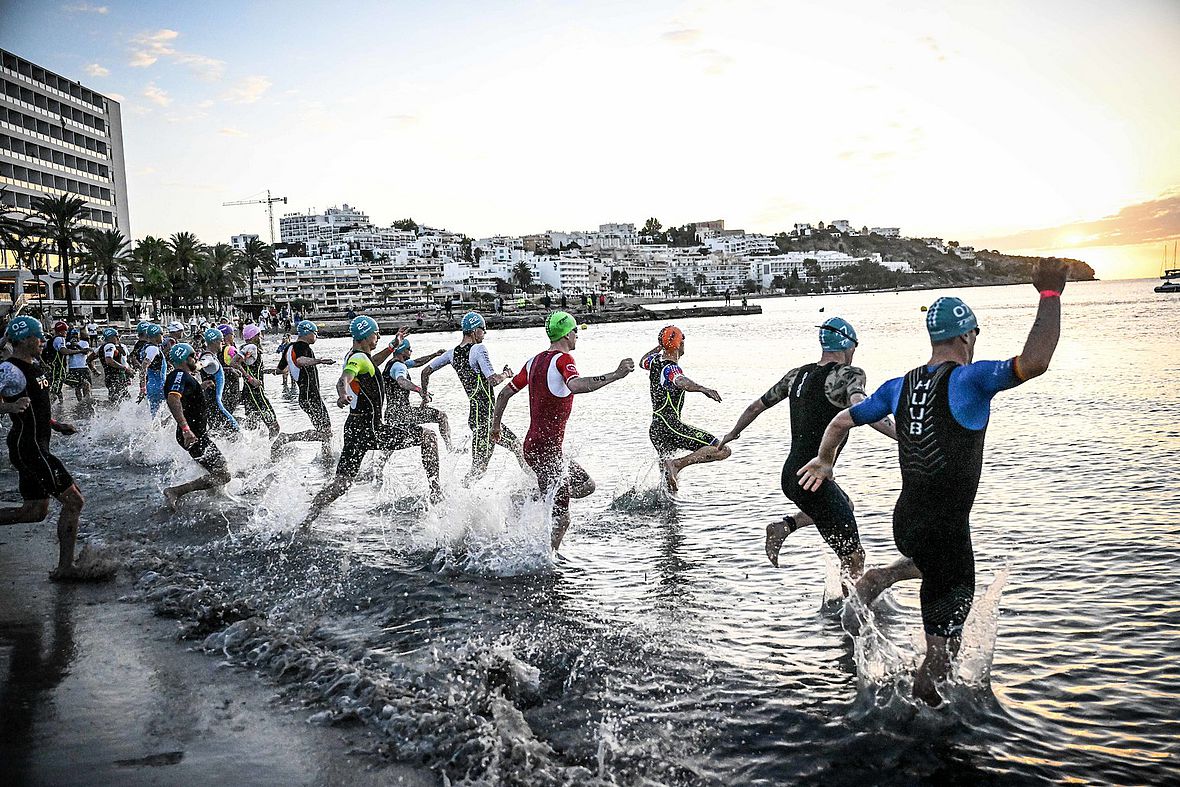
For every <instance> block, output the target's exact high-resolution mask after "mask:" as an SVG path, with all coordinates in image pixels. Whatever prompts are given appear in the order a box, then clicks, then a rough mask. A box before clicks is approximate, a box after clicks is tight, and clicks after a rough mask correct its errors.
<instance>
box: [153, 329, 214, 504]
mask: <svg viewBox="0 0 1180 787" xmlns="http://www.w3.org/2000/svg"><path fill="white" fill-rule="evenodd" d="M168 360H169V361H171V362H172V371H170V372H169V373H168V377H167V378H166V379H165V381H164V387H165V389H166V390H167V392H168V412H170V413H171V414H172V418H173V419H174V420H175V421H176V442H178V443H180V447H181V448H183V449H184V450H185V451H187V452H188V455H189V456H191V457H192V458H193V459H195V460H196V462H197V464H199V465H200V466H201V467H202V468H204V469H205V471H206V473H205V475H203V476H201V477H200V478H197V479H194V480H192V481H189V482H187V483H184V484H180V485H178V486H172V487H168V488H167V489H165V490H164V500H165V502H166V503H167V504H168V507H169V508H176V505H177V503H178V502H179V501H180V498H182V497H183V496H185V495H187V494H189V493H190V492H196V491H197V490H199V489H212V488H213V487H216V486H223V485H224V484H226V483H228V482H229V468H228V466H227V465H226V461H225V456H224V455H223V454H222V453H221V451H220V450H219V449H218V448H217V445H216V444H215V443H214V442H213V437H212V435H211V434H210V432H209V408H208V405H207V403H206V399H205V394H204V390H203V389H207V388H210V387H212V386H213V385H214V382H213V381H212V380H205V381H204V382H200V381H198V380H197V377H196V374H197V352H196V350H194V349H193V346H192V345H191V344H188V343H186V342H181V343H179V344H176V345H173V347H172V349H171V350H169V352H168Z"/></svg>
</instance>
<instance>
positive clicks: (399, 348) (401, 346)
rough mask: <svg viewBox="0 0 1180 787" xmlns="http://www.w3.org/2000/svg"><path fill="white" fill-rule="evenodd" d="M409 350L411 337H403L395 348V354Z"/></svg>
mask: <svg viewBox="0 0 1180 787" xmlns="http://www.w3.org/2000/svg"><path fill="white" fill-rule="evenodd" d="M409 351H410V340H409V339H402V340H401V343H400V344H398V346H397V347H394V348H393V353H394V355H396V354H398V353H408V352H409Z"/></svg>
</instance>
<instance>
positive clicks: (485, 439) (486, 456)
mask: <svg viewBox="0 0 1180 787" xmlns="http://www.w3.org/2000/svg"><path fill="white" fill-rule="evenodd" d="M473 347H475V345H474V344H460V345H459V346H458V347H456V348H455V349H454V350H452V356H451V366H453V367H455V374H457V375H459V382H461V383H462V384H463V390H465V391H466V392H467V398H468V408H467V425H468V426H469V427H471V468H472V470H478V471H479V472H481V473H482V472H483V471H484V470H486V469H487V467H488V462H490V461H491V459H492V450H493V449H494V448H495V444H494V443H493V442H492V411H493V410H494V409H495V404H496V396H495V393H496V392H495V390H494V389H493V388H492V386H490V385H488V381H487V380H486V379H485V378H484V376H483V372H482V371H480V370H479V369H472V368H471V350H472V348H473ZM518 444H519V440H517V437H516V435H515V434H513V433H512V430H511V429H509V428H508V427H507V426H505V425H504V424H502V423H501V424H500V445H503V446H505V447H512V448H513V449H515V446H516V445H518Z"/></svg>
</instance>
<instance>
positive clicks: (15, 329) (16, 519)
mask: <svg viewBox="0 0 1180 787" xmlns="http://www.w3.org/2000/svg"><path fill="white" fill-rule="evenodd" d="M5 336H6V338H7V339H8V341H9V343H10V344H11V345H12V355H11V356H10V357H9V358H8V359H6V360H5V361H3V362H0V399H3V402H2V403H0V413H8V415H9V416H10V417H11V418H12V428H11V429H10V430H9V431H8V458H9V459H10V460H11V461H12V466H13V467H15V468H16V473H17V478H18V486H19V488H20V496H21V499H22V501H23V502H22V503H21V505H20V506H19V507H17V508H5V509H0V525H15V524H18V523H27V522H42V521H44V519H45V517H46V516H48V515H49V498H51V497H53V498H56V499H57V501H58V502H59V503H61V515H60V516H59V518H58V520H57V546H58V556H57V568H55V569H54V570H53V572H52V573H51V574H50V575H49V577H50V579H54V580H65V579H81V578H83V577H82V576H81V575H80V574H79V572H78V571H77V570H76V569H75V567H74V543H75V542H76V541H77V539H78V517H79V516H80V515H81V513H82V503H83V500H82V493H81V492H80V491H78V486H77V485H76V484H75V483H74V479H73V478H72V477H71V476H70V474H69V472H68V471H67V470H66V468H65V466H64V465H62V463H61V461H60V460H59V459H58V458H57V457H56V456H54V455H53V454H52V453H50V451H49V437H50V435H51V434H52V433H53V432H58V433H60V434H67V435H69V434H74V432H75V429H74V427H73V426H71V425H70V424H66V423H61V422H59V421H55V420H53V417H52V415H51V414H50V409H51V405H52V400H51V396H50V386H51V384H50V382H49V379H48V378H47V377H46V375H45V372H44V371H43V370H42V366H41V363H40V359H41V349H42V346H43V345H44V343H45V334H44V332H43V331H42V330H41V323H40V322H38V321H37V320H35V319H33V318H32V317H17V318H15V319H14V320H13V321H12V322H10V323H9V324H8V329H7V330H6V331H5Z"/></svg>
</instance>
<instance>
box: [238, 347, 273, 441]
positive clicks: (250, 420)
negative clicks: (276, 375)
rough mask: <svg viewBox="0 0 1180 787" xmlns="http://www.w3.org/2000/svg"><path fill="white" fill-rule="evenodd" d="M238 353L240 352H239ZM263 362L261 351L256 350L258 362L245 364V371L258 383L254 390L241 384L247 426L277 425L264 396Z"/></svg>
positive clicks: (268, 400)
mask: <svg viewBox="0 0 1180 787" xmlns="http://www.w3.org/2000/svg"><path fill="white" fill-rule="evenodd" d="M239 352H241V351H240V350H239ZM263 365H264V364H263V360H262V349H261V348H259V350H258V360H257V361H255V362H254V363H253V364H245V366H246V370H247V371H249V372H250V376H251V377H253V378H254V379H256V380H257V381H258V387H257V388H255V387H254V386H253V385H250V383H248V382H243V384H242V406H243V409H244V410H245V412H246V423H247V424H248V425H251V426H253V425H256V424H259V423H263V424H266V425H267V426H271V425H272V424H273V425H276V426H277V425H278V423H279V419H278V416H276V415H275V409H274V407H272V406H271V403H270V399H268V398H267V396H266V385H265V383H264V382H263V380H264V379H265V378H263V376H262V374H263Z"/></svg>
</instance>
